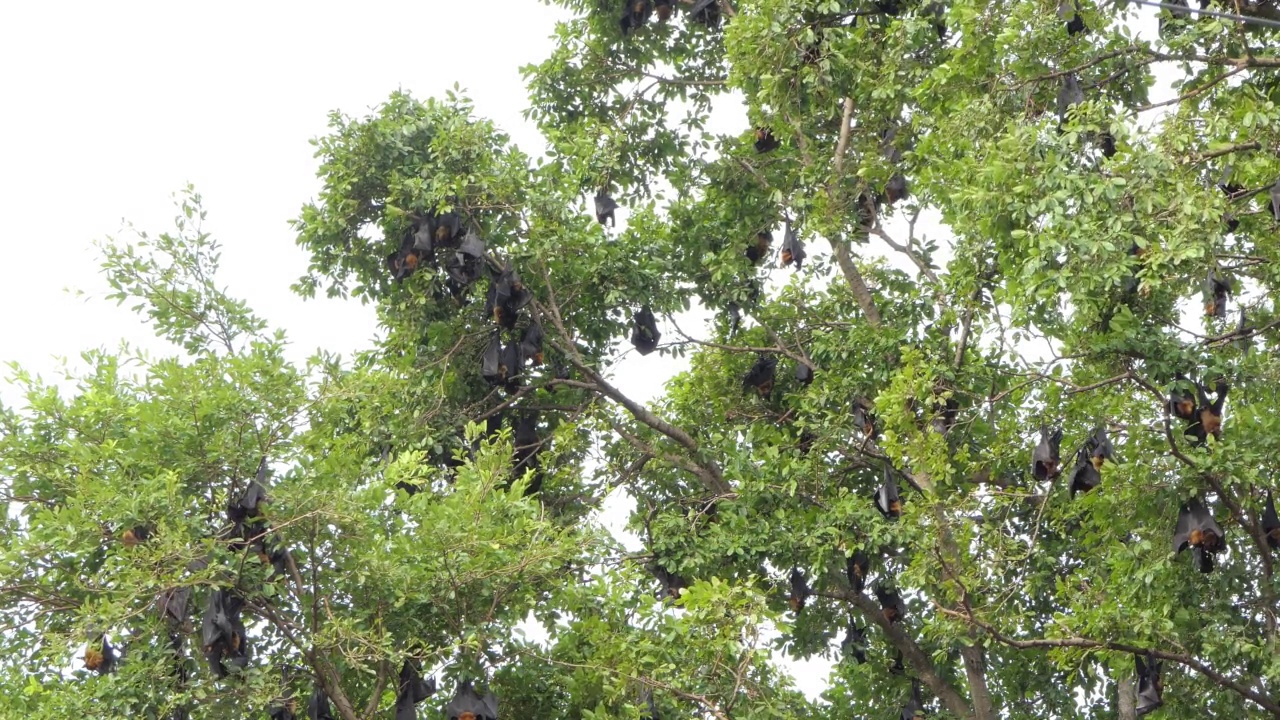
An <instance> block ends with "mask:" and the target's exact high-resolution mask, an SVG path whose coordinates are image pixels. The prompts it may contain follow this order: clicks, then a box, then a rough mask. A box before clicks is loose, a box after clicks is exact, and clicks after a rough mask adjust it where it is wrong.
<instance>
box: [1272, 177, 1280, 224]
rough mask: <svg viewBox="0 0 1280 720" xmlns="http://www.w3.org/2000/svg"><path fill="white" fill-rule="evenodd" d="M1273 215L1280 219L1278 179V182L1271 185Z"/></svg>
mask: <svg viewBox="0 0 1280 720" xmlns="http://www.w3.org/2000/svg"><path fill="white" fill-rule="evenodd" d="M1270 195H1271V205H1270V210H1271V217H1273V218H1275V219H1276V220H1280V180H1276V184H1275V185H1272V186H1271V193H1270Z"/></svg>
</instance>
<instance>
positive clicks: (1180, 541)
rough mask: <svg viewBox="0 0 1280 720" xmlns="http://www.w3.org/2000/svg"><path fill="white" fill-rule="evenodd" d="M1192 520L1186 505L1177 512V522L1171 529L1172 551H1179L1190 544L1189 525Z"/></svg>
mask: <svg viewBox="0 0 1280 720" xmlns="http://www.w3.org/2000/svg"><path fill="white" fill-rule="evenodd" d="M1193 522H1194V520H1193V519H1192V516H1191V511H1190V510H1189V509H1188V508H1187V506H1186V505H1183V506H1182V510H1181V511H1180V512H1179V513H1178V524H1177V525H1176V526H1174V529H1173V551H1174V552H1175V553H1180V552H1182V551H1183V550H1185V549H1187V545H1189V544H1191V526H1192V523H1193Z"/></svg>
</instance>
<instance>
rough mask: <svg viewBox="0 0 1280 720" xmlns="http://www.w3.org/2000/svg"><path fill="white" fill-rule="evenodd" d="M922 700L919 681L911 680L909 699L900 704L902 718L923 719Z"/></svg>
mask: <svg viewBox="0 0 1280 720" xmlns="http://www.w3.org/2000/svg"><path fill="white" fill-rule="evenodd" d="M924 717H925V714H924V700H922V699H921V697H920V681H919V680H915V679H913V680H912V681H911V699H910V700H908V701H907V704H906V705H903V706H902V720H924Z"/></svg>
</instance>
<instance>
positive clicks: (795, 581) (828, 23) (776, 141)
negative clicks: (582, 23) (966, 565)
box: [601, 0, 1280, 720]
mask: <svg viewBox="0 0 1280 720" xmlns="http://www.w3.org/2000/svg"><path fill="white" fill-rule="evenodd" d="M1174 4H1177V5H1182V6H1184V7H1186V6H1187V3H1186V2H1185V0H1179V1H1178V2H1176V3H1174ZM1200 4H1201V7H1205V6H1207V5H1208V4H1209V3H1208V0H1202V1H1201V3H1200ZM715 5H716V3H714V2H711V3H708V2H705V1H699V2H697V3H695V4H694V7H693V8H692V12H699V11H701V10H704V9H707V8H708V7H709V6H710V7H714V6H715ZM873 5H874V6H875V8H876V9H877V10H878V11H879V12H881V13H883V14H885V15H889V16H897V15H899V14H900V13H901V12H903V11H904V10H907V9H908V8H909V7H910V6H913V5H918V7H919V13H920V15H921V16H922V17H926V18H928V19H929V21H930V22H931V23H933V24H934V25H935V27H936V28H937V30H938V37H939V38H940V39H945V38H946V37H947V28H946V24H945V21H944V16H945V6H944V5H943V4H942V3H927V4H919V3H908V2H902V1H900V0H875V1H874V2H873ZM654 11H656V12H657V15H658V18H659V20H660V21H661V22H667V21H668V20H669V19H670V18H671V15H672V13H671V6H670V4H669V3H665V2H663V3H653V2H648V1H646V0H628V1H627V2H625V3H624V12H623V15H622V18H621V21H620V23H621V27H622V32H623V35H624V36H629V35H633V34H634V33H636V32H637V31H639V30H641V29H642V28H643V27H644V26H645V24H646V22H647V21H648V20H649V16H650V13H651V12H654ZM864 14H867V13H866V11H865V8H864V9H861V10H859V11H857V12H850V13H848V14H847V15H837V16H830V17H819V16H817V15H812V14H810V15H806V16H805V17H806V22H807V23H808V25H809V27H810V28H812V29H813V31H814V34H815V35H816V36H817V37H818V38H819V40H818V41H817V42H814V43H812V44H811V45H809V46H807V47H805V48H803V60H804V61H805V62H809V63H812V62H816V61H817V60H818V59H820V58H821V57H822V55H823V50H822V47H821V38H822V37H823V33H824V30H825V29H826V28H829V27H834V26H836V25H840V24H845V25H852V24H854V23H856V22H857V21H858V16H859V15H864ZM1191 16H1192V12H1191V11H1190V10H1186V11H1178V10H1176V9H1175V10H1174V11H1173V12H1172V13H1169V12H1164V13H1162V15H1161V32H1162V33H1164V32H1168V31H1171V30H1175V29H1176V27H1177V24H1178V23H1180V22H1185V21H1187V20H1188V19H1189V18H1190V17H1191ZM1057 17H1058V19H1059V20H1060V21H1061V23H1062V26H1063V28H1064V30H1065V32H1066V34H1067V35H1068V36H1072V37H1073V36H1079V35H1082V34H1085V33H1088V32H1089V27H1088V25H1087V23H1086V22H1085V18H1084V16H1083V15H1082V13H1081V8H1080V5H1079V3H1078V2H1077V1H1076V0H1058V4H1057ZM692 19H693V20H695V21H697V22H706V24H708V25H712V26H713V25H714V24H715V22H718V17H715V18H712V19H710V21H709V22H708V18H706V17H694V18H692ZM1057 77H1059V81H1058V82H1059V83H1060V84H1059V89H1058V94H1057V117H1058V121H1059V127H1060V128H1062V127H1064V126H1065V125H1066V123H1067V121H1068V119H1069V116H1070V115H1071V113H1072V112H1073V109H1074V108H1076V106H1078V105H1080V104H1081V103H1084V102H1086V100H1087V98H1086V94H1085V90H1086V86H1082V84H1081V81H1080V79H1079V78H1078V77H1077V75H1076V74H1075V73H1073V72H1065V73H1061V74H1059V75H1058V76H1057ZM898 134H899V128H898V127H897V126H896V125H895V126H890V127H887V128H885V129H883V130H882V131H881V133H880V135H879V138H880V152H881V154H882V155H883V157H884V159H885V160H887V161H888V162H889V164H890V166H891V167H892V168H894V170H893V171H892V174H891V176H890V178H889V180H888V181H887V182H886V183H885V184H884V185H883V186H882V187H881V188H879V189H878V190H876V191H874V192H872V193H869V194H866V195H864V196H863V197H861V198H860V199H859V200H860V202H859V209H860V211H861V212H862V213H863V214H862V216H861V217H860V219H859V224H861V225H863V226H867V225H870V224H871V222H872V221H873V219H874V213H875V211H876V210H878V209H879V207H880V206H882V205H884V204H889V205H892V204H893V203H895V202H898V201H900V200H902V199H904V198H907V197H909V189H908V182H907V179H906V177H905V175H904V173H903V172H902V171H901V169H899V168H900V166H901V163H902V154H903V146H902V143H901V142H900V141H899V139H898ZM1086 139H1087V140H1088V141H1089V142H1091V143H1093V144H1094V145H1095V146H1096V147H1097V149H1098V150H1099V151H1100V154H1101V155H1102V156H1103V157H1104V158H1112V157H1114V156H1115V155H1116V154H1117V152H1118V148H1117V145H1116V139H1115V137H1113V136H1112V134H1111V133H1110V132H1109V131H1108V130H1105V129H1103V130H1101V131H1097V132H1095V133H1093V134H1090V135H1088V136H1086ZM785 144H786V141H785V139H784V138H782V137H780V135H778V134H775V129H774V128H771V127H768V126H759V127H757V128H756V129H755V130H754V133H753V147H754V150H755V152H756V153H758V154H766V153H772V152H775V151H777V150H779V149H780V148H783V147H784V145H785ZM1230 174H1231V172H1230V168H1227V169H1226V171H1225V172H1224V173H1223V178H1224V179H1223V181H1222V184H1220V185H1219V187H1220V188H1221V189H1222V190H1223V192H1224V193H1226V194H1227V195H1228V197H1229V198H1231V199H1233V200H1234V199H1239V198H1241V197H1242V196H1244V195H1245V194H1251V193H1250V192H1249V191H1246V190H1244V189H1243V188H1241V187H1240V186H1238V185H1233V184H1230V182H1229V178H1230ZM1269 199H1270V204H1269V206H1268V210H1269V211H1270V212H1271V214H1272V216H1273V217H1275V218H1276V219H1277V220H1280V181H1277V183H1276V185H1275V186H1274V187H1273V188H1271V189H1270V198H1269ZM615 207H616V204H614V203H612V201H611V200H610V206H609V212H610V217H611V216H612V211H613V209H614V208H615ZM601 222H603V219H602V220H601ZM1223 222H1224V224H1225V227H1226V228H1227V230H1228V232H1233V231H1235V229H1236V228H1237V227H1238V225H1239V221H1238V219H1237V218H1236V217H1235V216H1234V215H1232V214H1230V213H1229V214H1227V215H1226V216H1224V218H1223ZM772 241H773V236H772V233H771V232H770V231H769V230H760V231H758V232H757V233H756V234H755V237H754V238H753V239H752V240H751V241H750V242H749V243H748V245H747V247H746V250H745V255H746V256H747V258H748V260H749V261H750V262H751V263H752V264H755V265H759V264H760V263H762V262H764V261H765V259H766V258H767V257H768V256H769V254H770V248H771V244H772ZM1130 255H1131V256H1133V257H1134V258H1135V259H1137V260H1138V261H1139V262H1140V261H1141V259H1142V255H1143V249H1142V248H1139V247H1138V246H1137V245H1135V246H1134V247H1133V248H1132V249H1131V251H1130ZM804 258H805V252H804V246H803V244H802V243H800V241H799V240H798V238H797V237H796V235H795V233H794V231H793V230H792V227H791V225H790V223H789V222H788V223H787V225H786V229H785V235H784V241H783V246H782V252H781V264H782V265H783V266H784V267H786V266H794V267H795V268H796V269H800V268H801V265H802V262H803V260H804ZM1125 290H1126V299H1132V298H1133V297H1135V296H1136V294H1137V291H1138V281H1137V278H1136V277H1131V278H1129V279H1128V281H1127V282H1126V284H1125ZM1231 293H1232V281H1231V279H1230V278H1228V277H1224V276H1223V275H1222V274H1221V273H1220V272H1219V270H1218V269H1216V268H1211V269H1210V270H1209V271H1208V274H1207V277H1206V279H1205V283H1204V309H1205V315H1206V316H1207V317H1209V318H1212V319H1223V318H1225V317H1226V316H1227V306H1228V302H1229V295H1230V294H1231ZM729 310H730V313H731V316H732V322H731V323H730V328H731V329H732V328H736V326H737V319H738V308H737V306H736V305H733V306H731V307H730V308H729ZM1107 319H1109V318H1106V317H1104V320H1103V325H1104V326H1105V324H1106V322H1107ZM637 326H638V328H639V327H644V328H648V329H649V330H648V333H649V334H648V335H647V336H645V337H651V338H653V340H652V342H649V343H647V344H645V345H644V346H643V347H642V346H641V343H639V342H636V338H635V336H633V342H635V343H636V345H637V348H639V349H640V350H641V352H646V353H647V352H649V351H651V350H652V349H653V347H654V346H655V345H656V338H657V330H656V326H655V325H654V322H653V316H652V313H650V312H649V310H648V308H645V309H644V311H643V313H642V314H640V315H637ZM1237 330H1238V332H1239V333H1240V334H1241V335H1242V336H1243V334H1244V331H1245V330H1246V318H1245V311H1244V309H1243V308H1241V310H1240V321H1239V326H1238V328H1237ZM731 334H732V332H731ZM776 366H777V358H775V357H773V356H771V355H768V354H758V355H757V357H756V359H755V362H754V364H753V365H752V366H751V367H750V369H749V370H748V371H747V373H746V375H745V377H744V378H743V381H742V385H743V388H744V390H747V391H754V393H756V394H757V395H758V396H759V397H760V398H762V399H764V400H766V401H767V400H769V399H770V398H771V396H772V394H773V392H774V389H775V380H776V378H775V373H776ZM796 379H797V380H798V381H800V382H801V383H802V384H808V383H809V382H811V381H812V379H813V367H812V366H810V365H809V364H808V363H798V364H797V368H796ZM1212 386H1213V394H1212V395H1210V392H1209V389H1208V387H1207V386H1206V385H1205V384H1202V383H1200V382H1194V381H1190V380H1187V379H1186V378H1184V377H1183V376H1182V375H1181V374H1179V375H1178V376H1177V378H1176V380H1175V382H1174V383H1173V385H1172V387H1171V388H1170V389H1169V396H1168V404H1167V410H1168V416H1169V417H1171V418H1176V419H1178V420H1181V421H1183V423H1184V427H1183V435H1184V437H1185V438H1187V439H1188V440H1189V442H1190V444H1191V445H1192V446H1205V445H1207V443H1208V438H1209V437H1210V436H1212V437H1213V438H1214V439H1215V440H1219V439H1221V436H1222V422H1223V406H1224V402H1225V399H1226V396H1227V391H1228V383H1227V382H1226V380H1225V379H1217V380H1214V381H1213V382H1212ZM946 405H947V409H946V411H944V413H943V415H942V416H940V419H939V420H936V421H935V422H937V423H939V424H936V425H935V426H934V427H935V428H937V429H939V430H940V431H942V432H945V428H946V427H948V423H954V422H955V414H956V413H957V412H958V409H959V408H958V405H955V404H954V401H953V400H952V399H950V398H947V400H946ZM871 408H872V404H871V403H870V402H869V401H867V400H866V399H862V398H860V399H858V400H857V401H855V403H854V407H853V415H854V422H855V425H856V426H858V427H859V428H861V429H862V432H863V434H864V435H865V437H866V438H867V439H868V440H871V441H873V440H874V439H875V437H876V435H877V430H876V427H875V419H874V416H873V415H872V412H871ZM947 413H950V417H947ZM1062 440H1063V430H1062V428H1049V427H1046V428H1043V429H1042V430H1041V437H1040V441H1039V443H1038V444H1037V445H1036V446H1035V448H1034V451H1033V457H1032V468H1031V475H1032V477H1034V478H1035V480H1036V481H1040V482H1044V481H1051V480H1055V479H1057V478H1058V477H1060V476H1061V475H1063V472H1064V469H1065V470H1067V471H1068V472H1067V487H1068V491H1069V493H1070V495H1071V497H1073V498H1074V497H1075V496H1077V495H1078V494H1081V493H1088V492H1090V491H1093V490H1095V489H1096V488H1098V487H1099V486H1100V485H1101V484H1102V482H1103V471H1104V468H1105V467H1106V466H1107V464H1108V463H1114V462H1117V460H1116V458H1115V451H1114V448H1113V446H1112V443H1111V440H1110V437H1109V436H1108V432H1107V428H1106V427H1105V426H1102V425H1099V426H1098V427H1096V428H1095V429H1094V430H1093V431H1092V432H1091V433H1090V434H1089V435H1088V436H1087V437H1085V438H1084V439H1083V441H1082V442H1081V443H1080V445H1079V446H1078V447H1077V449H1076V450H1075V451H1074V456H1073V457H1072V458H1071V460H1072V461H1071V463H1070V464H1068V465H1067V466H1066V467H1065V468H1064V465H1063V462H1062V458H1061V443H1062ZM811 442H812V436H810V444H811ZM802 450H803V451H807V448H803V447H802ZM883 473H884V478H883V482H882V483H881V484H880V486H879V487H877V488H876V489H875V491H874V492H873V493H872V501H873V503H874V506H875V508H876V510H877V511H879V512H880V514H881V515H882V516H883V517H885V518H886V519H887V520H890V521H893V520H896V519H898V518H899V517H900V515H901V512H902V501H901V496H900V494H899V487H898V472H897V471H896V470H894V468H893V467H891V466H890V465H889V464H888V463H885V465H884V468H883ZM1261 517H1262V529H1263V531H1264V533H1265V534H1266V539H1267V542H1268V543H1269V544H1271V545H1272V547H1280V516H1277V513H1276V510H1275V506H1274V502H1273V500H1272V498H1271V496H1270V494H1268V497H1267V504H1266V506H1265V507H1264V508H1263V510H1262V516H1261ZM1223 536H1224V533H1223V530H1222V528H1221V527H1220V526H1218V524H1217V523H1216V522H1215V521H1214V519H1213V516H1212V514H1211V513H1210V510H1209V508H1208V507H1207V506H1206V505H1205V504H1204V502H1203V501H1202V500H1201V499H1200V498H1198V497H1191V498H1190V499H1189V500H1188V501H1187V502H1186V503H1185V504H1184V505H1183V506H1182V509H1181V513H1180V514H1179V515H1178V518H1177V523H1176V528H1175V531H1174V541H1173V548H1174V551H1175V552H1181V551H1182V550H1184V549H1186V548H1188V547H1190V548H1192V550H1193V554H1194V555H1195V565H1196V566H1197V567H1198V568H1199V569H1200V570H1201V571H1202V572H1206V573H1207V572H1210V571H1212V570H1213V567H1214V561H1213V558H1214V556H1215V554H1217V553H1219V552H1221V551H1222V550H1223V549H1224V547H1225V544H1224V540H1223ZM868 565H869V561H868V558H867V556H866V554H865V553H864V552H862V551H858V552H856V553H855V554H854V555H853V556H851V557H850V560H849V573H848V575H849V583H850V587H851V589H852V590H853V591H854V592H855V593H861V592H862V591H863V588H864V586H865V583H866V577H867V573H868ZM651 568H652V569H653V570H654V572H655V573H656V574H657V575H658V577H659V580H660V582H661V584H662V586H663V587H664V588H670V587H683V586H684V585H685V583H686V581H685V580H684V579H682V578H680V577H679V576H677V575H674V574H673V573H671V572H669V571H668V570H667V569H666V568H665V567H664V566H663V565H662V564H661V563H660V562H658V561H656V560H655V561H654V563H652V564H651ZM673 580H674V581H675V582H673ZM788 585H789V588H790V589H789V593H788V604H789V605H790V607H791V609H792V610H793V611H794V612H796V613H799V612H801V611H802V610H803V609H804V608H805V605H806V601H807V599H808V598H809V597H810V596H811V595H812V593H813V589H812V588H811V587H810V585H809V579H808V577H807V575H806V573H805V571H804V569H802V568H793V569H792V570H791V572H790V576H789V579H788ZM887 587H888V586H887V585H882V584H877V585H876V587H875V594H876V596H877V598H879V600H880V602H881V605H882V607H883V608H884V613H885V617H886V618H887V619H888V620H889V621H890V622H895V621H898V620H900V619H901V617H902V613H903V612H904V609H905V608H904V606H903V604H902V600H901V598H900V597H899V596H898V595H897V594H896V593H895V592H893V591H892V590H890V589H887ZM678 592H679V591H678V590H676V591H675V593H674V594H675V595H678ZM664 594H665V593H664ZM864 633H865V629H864V628H860V627H859V626H858V625H857V624H856V623H854V622H853V621H852V620H851V621H850V625H849V628H848V633H847V635H846V638H845V640H844V642H843V643H842V646H843V647H844V649H845V652H846V654H851V655H852V656H853V657H855V658H857V659H858V661H859V662H862V661H865V648H866V642H865V634H864ZM1160 673H1161V663H1160V661H1158V660H1155V659H1151V658H1147V659H1145V661H1144V658H1143V657H1141V656H1138V657H1136V675H1137V679H1138V688H1137V690H1138V704H1137V712H1138V714H1139V715H1144V714H1146V713H1147V712H1150V711H1151V710H1154V709H1155V708H1157V707H1159V706H1160V705H1161V704H1162V700H1161V689H1162V685H1161V678H1160ZM922 712H923V705H922V704H921V702H920V700H919V687H918V685H917V686H916V687H915V688H914V689H913V695H912V701H911V702H909V703H908V705H907V706H906V707H904V709H903V711H902V716H903V718H904V720H905V719H906V718H910V717H916V716H917V715H918V714H921V713H922Z"/></svg>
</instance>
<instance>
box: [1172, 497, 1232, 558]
mask: <svg viewBox="0 0 1280 720" xmlns="http://www.w3.org/2000/svg"><path fill="white" fill-rule="evenodd" d="M1223 535H1224V533H1223V532H1222V526H1220V525H1218V523H1217V521H1215V520H1214V519H1213V515H1211V514H1209V510H1208V508H1206V507H1205V506H1204V505H1203V504H1201V502H1200V500H1199V498H1195V497H1193V498H1191V499H1190V500H1188V501H1187V502H1186V503H1184V504H1183V505H1182V510H1181V512H1179V513H1178V524H1177V525H1176V526H1175V527H1174V531H1173V551H1174V552H1175V553H1181V552H1182V551H1183V550H1186V549H1187V548H1192V549H1193V550H1194V551H1195V552H1193V554H1194V555H1195V556H1196V561H1197V564H1198V565H1199V566H1200V572H1203V573H1208V572H1213V556H1214V555H1215V554H1217V553H1219V552H1221V551H1222V550H1223V548H1225V547H1226V543H1225V542H1224V539H1223Z"/></svg>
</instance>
